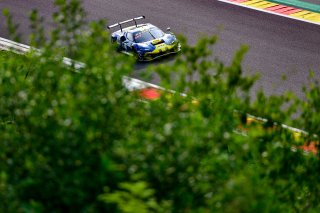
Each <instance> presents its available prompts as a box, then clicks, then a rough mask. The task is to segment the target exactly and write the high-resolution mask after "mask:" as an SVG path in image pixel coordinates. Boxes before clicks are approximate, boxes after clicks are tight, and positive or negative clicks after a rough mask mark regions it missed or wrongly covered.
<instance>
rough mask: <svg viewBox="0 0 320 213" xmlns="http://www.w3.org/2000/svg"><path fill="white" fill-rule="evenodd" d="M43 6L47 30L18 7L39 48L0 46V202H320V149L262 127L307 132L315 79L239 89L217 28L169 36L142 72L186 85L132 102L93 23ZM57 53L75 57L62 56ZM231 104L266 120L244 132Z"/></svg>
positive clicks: (126, 62) (312, 208) (12, 208)
mask: <svg viewBox="0 0 320 213" xmlns="http://www.w3.org/2000/svg"><path fill="white" fill-rule="evenodd" d="M56 5H57V6H58V8H60V12H59V13H56V14H54V20H55V22H56V26H57V28H56V29H54V30H53V31H52V33H51V34H50V35H48V38H47V37H46V36H45V35H44V34H43V32H44V30H43V27H42V26H41V23H42V21H43V20H41V18H39V17H38V15H37V12H36V11H33V12H32V13H31V15H30V17H31V21H32V30H33V34H32V35H31V36H30V38H31V42H32V44H33V45H34V46H38V47H41V49H42V54H41V55H39V54H36V53H33V52H31V53H29V54H27V55H25V56H21V57H20V56H19V57H12V55H10V54H8V55H7V54H4V56H1V57H0V87H1V90H0V150H1V152H0V211H1V212H9V213H10V212H318V211H319V210H320V202H319V198H318V197H319V195H320V174H319V172H320V166H319V153H318V154H316V155H314V154H310V153H309V154H308V153H305V152H303V151H302V150H301V149H299V148H298V147H299V146H301V145H302V142H303V141H304V138H301V140H296V139H295V138H294V136H293V134H292V132H290V131H287V130H286V129H283V128H281V126H279V125H275V124H280V123H286V124H290V125H292V124H299V126H300V127H301V128H304V129H306V130H307V131H310V132H311V133H314V134H319V129H318V128H319V126H320V125H319V121H320V119H319V113H317V112H318V111H319V109H318V108H317V104H316V103H318V102H319V101H318V100H319V97H320V96H319V94H320V92H319V85H318V84H317V83H312V84H311V86H308V87H306V88H305V89H304V91H305V94H306V100H304V101H300V100H298V99H297V98H296V97H294V95H292V94H290V93H288V94H283V95H281V96H266V95H265V94H264V93H263V91H259V92H257V97H255V98H254V99H253V100H252V98H251V97H252V93H251V88H252V86H253V84H254V83H255V81H256V79H257V76H252V77H250V76H244V75H243V73H242V66H241V61H242V59H243V57H244V56H245V53H246V52H247V49H248V48H247V47H241V48H240V49H239V51H237V52H236V53H235V55H234V58H233V59H232V62H231V63H230V65H226V64H224V63H223V62H221V61H220V60H219V59H217V58H213V56H212V52H211V51H212V49H213V48H212V47H213V46H214V44H215V43H216V37H209V38H202V39H200V40H199V41H198V43H197V44H196V45H194V46H189V45H188V44H187V41H186V39H185V38H184V37H180V40H181V43H182V47H183V50H182V53H181V54H179V55H177V56H176V60H174V62H173V63H171V64H162V65H160V66H157V67H153V71H155V72H156V73H157V75H158V76H159V77H160V80H161V82H160V84H161V86H163V87H164V88H167V89H174V90H176V91H178V92H184V93H187V94H188V96H187V97H182V96H181V95H180V94H178V93H176V94H171V95H163V96H161V98H160V100H156V101H150V102H145V101H141V100H139V98H137V96H135V95H133V94H131V93H130V92H129V91H127V90H126V89H125V88H124V87H123V85H122V76H124V75H130V73H131V72H132V69H133V68H132V67H133V64H134V61H133V59H131V58H129V57H126V56H122V55H118V54H115V48H114V47H113V46H112V45H111V44H110V39H109V34H108V32H106V30H105V23H104V22H102V21H100V22H93V23H86V22H85V21H84V20H85V13H84V11H83V9H82V8H81V4H80V3H79V2H78V1H76V0H71V1H56ZM6 14H7V17H9V16H8V13H7V12H6ZM66 54H67V55H68V56H73V58H75V59H77V60H78V61H81V62H83V63H85V64H86V66H85V68H82V69H80V70H75V68H74V67H73V66H65V65H64V64H63V63H62V60H63V57H64V56H65V55H66ZM195 100H196V101H195ZM235 109H237V113H236V114H238V115H239V113H240V115H241V114H243V115H242V116H244V117H245V113H244V112H248V113H252V114H255V115H258V116H262V117H265V118H267V119H268V122H267V123H266V125H264V126H261V125H258V124H256V125H255V124H253V125H250V129H249V130H248V131H243V129H246V128H249V126H248V124H246V123H245V122H243V120H241V119H239V116H235ZM297 112H298V113H297ZM299 112H300V113H299ZM297 114H298V115H297ZM293 117H295V119H293ZM244 120H245V119H244ZM239 126H241V131H240V130H239ZM307 136H308V135H307ZM307 136H306V140H308V139H309V138H308V137H307Z"/></svg>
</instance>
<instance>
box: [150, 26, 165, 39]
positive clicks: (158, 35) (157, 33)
mask: <svg viewBox="0 0 320 213" xmlns="http://www.w3.org/2000/svg"><path fill="white" fill-rule="evenodd" d="M150 33H151V35H153V37H154V38H161V37H163V36H164V33H163V32H162V30H160V29H159V28H152V29H151V30H150Z"/></svg>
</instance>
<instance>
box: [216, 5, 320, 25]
mask: <svg viewBox="0 0 320 213" xmlns="http://www.w3.org/2000/svg"><path fill="white" fill-rule="evenodd" d="M218 1H220V2H224V3H227V4H233V5H236V6H240V7H245V8H248V9H252V10H257V11H261V12H265V13H270V14H273V15H277V16H282V17H286V18H290V19H294V20H298V21H303V22H307V23H310V24H315V25H320V22H314V21H308V20H305V19H300V18H296V17H292V16H288V15H282V14H279V13H275V12H272V11H267V10H264V9H259V8H254V7H250V6H247V5H243V4H239V3H235V2H231V1H228V0H218ZM288 7H289V6H288ZM297 9H300V8H297ZM302 10H304V9H302ZM306 11H308V10H306ZM310 12H312V11H310Z"/></svg>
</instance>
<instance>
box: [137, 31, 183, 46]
mask: <svg viewBox="0 0 320 213" xmlns="http://www.w3.org/2000/svg"><path fill="white" fill-rule="evenodd" d="M176 40H177V38H176V37H175V36H174V35H171V34H165V35H164V36H163V37H161V38H158V39H154V40H151V41H147V42H143V43H136V45H137V47H139V48H152V47H155V46H156V45H158V44H162V43H165V44H167V45H171V44H172V43H173V42H174V41H176Z"/></svg>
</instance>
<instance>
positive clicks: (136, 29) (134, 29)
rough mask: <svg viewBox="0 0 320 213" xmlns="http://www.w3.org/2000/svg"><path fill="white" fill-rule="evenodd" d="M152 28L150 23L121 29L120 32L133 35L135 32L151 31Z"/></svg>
mask: <svg viewBox="0 0 320 213" xmlns="http://www.w3.org/2000/svg"><path fill="white" fill-rule="evenodd" d="M153 27H155V26H154V25H152V24H150V23H147V24H138V25H137V26H135V25H134V26H130V27H126V28H123V29H122V31H123V32H130V33H135V32H141V31H145V30H149V29H151V28H153Z"/></svg>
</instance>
